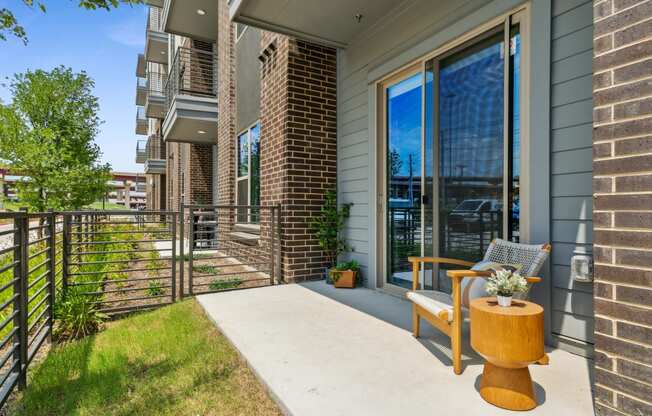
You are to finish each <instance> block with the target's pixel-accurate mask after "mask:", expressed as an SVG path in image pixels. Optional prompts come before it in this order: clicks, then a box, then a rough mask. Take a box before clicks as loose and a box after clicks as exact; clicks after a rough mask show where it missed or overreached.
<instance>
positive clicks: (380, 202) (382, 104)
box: [376, 61, 425, 296]
mask: <svg viewBox="0 0 652 416" xmlns="http://www.w3.org/2000/svg"><path fill="white" fill-rule="evenodd" d="M424 67H425V61H423V62H416V63H413V64H412V65H409V66H407V67H405V68H403V69H401V70H400V71H398V72H396V73H394V74H392V75H391V76H389V77H387V78H385V79H383V80H382V81H380V82H378V83H377V84H376V97H377V103H376V108H377V114H378V117H377V126H376V129H377V130H376V131H377V135H376V149H378V151H377V154H376V166H377V168H376V184H377V189H378V192H377V195H376V197H377V206H376V230H377V234H376V238H377V240H376V241H377V242H378V245H377V250H378V255H377V256H376V259H377V263H376V270H377V273H376V278H377V280H376V287H377V288H382V289H383V290H385V291H387V292H388V293H391V294H394V295H398V296H403V295H404V294H405V292H407V289H405V288H403V287H400V286H397V285H394V284H391V283H388V282H387V281H386V272H387V253H388V247H387V238H386V237H387V220H386V217H385V213H386V211H387V204H386V202H387V195H385V193H386V191H387V150H388V149H387V138H388V137H387V128H386V126H387V124H386V122H387V105H386V103H387V89H388V88H389V87H390V86H392V85H394V84H396V83H398V82H401V81H403V80H405V79H407V78H409V77H412V76H414V75H417V74H421V81H422V84H421V100H422V105H421V133H420V134H421V147H422V149H423V144H424V125H423V118H424V117H423V115H424V114H423V112H424V106H423V93H424V88H423V79H424ZM419 171H420V173H421V191H422V192H423V186H424V181H423V158H422V160H421V165H420V166H419ZM422 195H423V193H422ZM420 207H421V208H420V209H421V214H422V216H423V203H421V205H420ZM422 229H423V224H422ZM421 243H422V244H421V254H422V255H423V233H421Z"/></svg>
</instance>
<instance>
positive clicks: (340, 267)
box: [329, 260, 360, 289]
mask: <svg viewBox="0 0 652 416" xmlns="http://www.w3.org/2000/svg"><path fill="white" fill-rule="evenodd" d="M359 271H360V264H359V263H358V262H357V261H355V260H351V261H349V262H346V263H338V264H337V265H336V266H335V267H333V268H332V269H330V272H329V274H330V278H331V279H332V280H333V284H334V285H335V287H345V288H349V289H352V288H354V287H355V285H356V283H357V282H358V272H359Z"/></svg>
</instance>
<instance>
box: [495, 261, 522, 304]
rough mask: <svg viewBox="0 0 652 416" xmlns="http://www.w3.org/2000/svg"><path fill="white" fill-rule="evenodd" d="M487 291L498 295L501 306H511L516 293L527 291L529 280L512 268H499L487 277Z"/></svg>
mask: <svg viewBox="0 0 652 416" xmlns="http://www.w3.org/2000/svg"><path fill="white" fill-rule="evenodd" d="M486 289H487V293H488V294H489V295H492V296H496V298H497V299H498V304H499V305H500V306H510V305H511V304H512V296H513V295H514V293H520V292H525V291H527V280H525V278H524V277H523V276H521V275H520V274H518V273H516V272H512V271H510V270H498V271H496V273H493V274H492V275H491V277H489V278H488V279H487V286H486Z"/></svg>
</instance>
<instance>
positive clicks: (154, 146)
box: [145, 134, 165, 160]
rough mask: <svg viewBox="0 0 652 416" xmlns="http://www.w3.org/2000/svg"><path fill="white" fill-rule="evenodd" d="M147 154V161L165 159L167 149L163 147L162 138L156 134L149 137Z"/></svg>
mask: <svg viewBox="0 0 652 416" xmlns="http://www.w3.org/2000/svg"><path fill="white" fill-rule="evenodd" d="M145 153H146V154H147V160H153V159H158V160H161V159H165V148H164V147H163V146H161V137H160V136H158V135H156V134H153V135H151V136H149V138H148V139H147V146H146V150H145Z"/></svg>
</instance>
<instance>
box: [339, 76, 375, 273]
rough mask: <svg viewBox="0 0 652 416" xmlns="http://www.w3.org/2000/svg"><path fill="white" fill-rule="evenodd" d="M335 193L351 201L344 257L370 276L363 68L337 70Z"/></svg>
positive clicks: (342, 200) (365, 92) (366, 107)
mask: <svg viewBox="0 0 652 416" xmlns="http://www.w3.org/2000/svg"><path fill="white" fill-rule="evenodd" d="M338 75H340V76H339V77H338V105H337V107H338V120H337V126H338V128H337V130H338V142H337V163H338V175H337V182H338V185H337V186H338V193H339V195H338V197H339V201H340V202H341V203H352V204H353V206H352V207H351V216H350V217H349V219H348V221H347V222H346V224H345V227H344V230H343V232H342V236H343V237H344V238H345V239H346V242H347V244H348V245H349V248H350V249H351V251H350V252H349V253H347V254H346V255H345V256H344V257H346V258H347V259H351V260H356V261H358V262H359V263H360V265H361V266H362V274H363V277H364V278H366V279H369V276H368V274H367V273H366V272H367V270H368V269H367V267H368V263H369V226H370V224H369V132H368V117H369V107H368V102H367V101H368V97H367V83H366V71H364V70H359V71H355V72H353V73H350V74H345V75H343V74H338Z"/></svg>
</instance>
